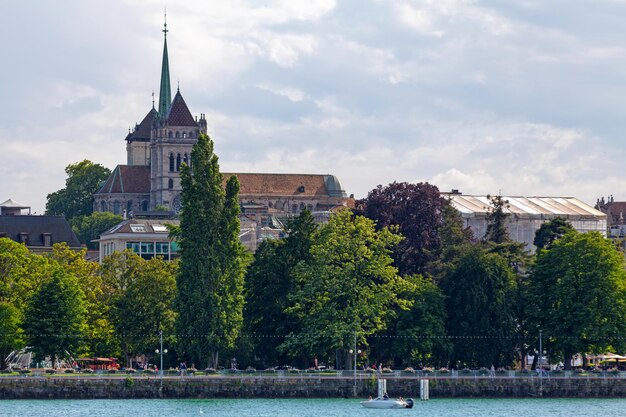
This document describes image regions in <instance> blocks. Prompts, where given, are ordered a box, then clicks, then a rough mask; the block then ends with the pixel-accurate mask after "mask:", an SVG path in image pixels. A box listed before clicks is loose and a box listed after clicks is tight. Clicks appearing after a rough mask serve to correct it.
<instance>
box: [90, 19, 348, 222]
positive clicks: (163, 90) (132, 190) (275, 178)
mask: <svg viewBox="0 0 626 417" xmlns="http://www.w3.org/2000/svg"><path fill="white" fill-rule="evenodd" d="M163 33H164V43H163V60H162V66H161V82H160V87H159V103H158V107H157V108H155V103H154V100H153V103H152V108H151V109H150V111H148V113H147V114H146V116H145V117H144V118H143V120H142V121H141V123H139V124H136V125H135V127H134V129H132V130H131V131H129V133H128V135H127V136H126V152H127V161H126V165H118V166H117V167H116V168H115V169H114V170H113V172H112V173H111V175H110V176H109V178H108V179H107V181H106V182H105V183H104V185H103V186H102V187H101V188H100V190H99V191H98V192H97V193H96V194H95V195H94V211H101V212H103V211H110V212H113V213H116V214H124V215H126V216H128V217H133V216H137V215H148V214H149V213H154V212H163V211H169V212H172V213H177V212H178V210H179V209H180V206H181V200H180V193H181V184H180V165H181V163H183V162H185V163H189V162H190V158H191V149H192V147H193V145H194V144H195V142H196V140H197V138H198V135H200V134H205V133H206V132H207V121H206V118H205V115H204V114H200V117H197V116H196V117H194V116H192V114H191V112H190V111H189V107H188V106H187V103H185V100H184V98H183V96H182V94H181V92H180V88H178V89H177V91H176V95H175V96H174V98H173V99H172V95H171V88H170V73H169V59H168V52H167V33H168V29H167V23H165V25H164V28H163ZM232 175H235V176H237V178H238V179H239V182H240V193H239V200H240V203H241V209H242V214H243V215H244V216H247V217H249V218H252V219H253V220H254V221H255V222H257V223H259V224H261V223H263V222H266V221H267V219H268V218H270V217H275V216H278V217H282V216H293V215H295V214H298V213H299V212H300V211H302V210H303V209H305V208H306V209H308V210H309V211H311V212H313V213H314V214H316V213H317V218H319V219H323V218H326V217H327V216H325V215H321V216H320V213H329V212H331V211H332V210H334V209H336V208H338V207H343V206H352V205H353V203H354V200H353V198H352V197H347V195H346V192H345V191H344V190H343V188H342V186H341V183H340V182H339V180H338V179H337V178H336V177H335V176H334V175H320V174H271V173H223V176H224V178H225V180H226V179H228V178H229V177H230V176H232Z"/></svg>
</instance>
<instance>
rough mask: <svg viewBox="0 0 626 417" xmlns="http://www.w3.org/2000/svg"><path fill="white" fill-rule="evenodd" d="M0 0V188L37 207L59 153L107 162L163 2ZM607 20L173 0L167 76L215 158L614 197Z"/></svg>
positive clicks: (443, 0) (469, 187)
mask: <svg viewBox="0 0 626 417" xmlns="http://www.w3.org/2000/svg"><path fill="white" fill-rule="evenodd" d="M3 11H5V15H6V16H10V18H8V19H6V21H5V23H4V24H3V26H2V27H0V48H2V50H3V62H5V63H9V64H8V65H3V66H1V67H0V77H1V78H2V79H3V80H8V82H6V83H5V88H6V91H5V96H6V97H7V99H6V100H3V101H2V102H0V149H1V151H0V174H1V175H2V178H3V181H2V182H0V199H1V198H14V199H16V200H17V201H20V202H22V203H25V204H31V205H33V207H34V209H35V211H38V212H41V211H42V210H43V207H44V205H45V196H46V194H48V193H50V192H53V191H56V190H58V189H59V188H61V187H63V184H64V181H65V173H64V171H63V169H64V167H65V166H66V165H68V164H70V163H74V162H77V161H80V160H83V159H85V158H87V159H90V160H92V161H94V162H97V163H101V164H103V165H105V166H107V167H109V168H113V167H114V166H115V165H116V164H123V163H125V161H126V156H125V142H124V137H125V136H126V133H127V132H128V128H129V127H131V126H133V125H134V124H135V123H137V122H139V121H141V119H142V118H143V117H144V116H145V114H146V113H147V112H148V110H150V108H151V105H152V97H151V93H152V92H153V91H157V92H158V84H159V77H160V68H161V51H162V46H163V38H162V33H161V32H160V30H161V29H162V23H163V4H162V3H160V2H158V1H156V0H138V1H130V0H112V1H109V2H106V3H100V2H95V3H89V4H87V3H85V2H82V1H79V0H68V1H67V2H63V3H62V4H54V5H52V4H48V3H46V2H44V3H41V4H40V2H34V1H33V0H26V1H23V2H16V3H14V4H10V5H7V7H5V10H3ZM624 13H626V5H625V4H624V3H623V2H615V1H598V2H595V3H594V7H593V9H590V8H589V7H588V5H586V4H584V2H565V1H563V0H557V1H554V2H538V1H530V0H527V1H523V2H508V3H503V2H493V1H486V2H480V3H477V2H474V1H469V0H439V1H435V0H420V1H418V0H415V1H413V0H411V1H409V0H399V1H394V2H388V1H382V0H371V1H367V0H366V1H362V0H345V1H342V2H336V1H331V0H319V1H305V0H300V1H295V0H289V1H288V0H280V1H278V0H277V1H266V2H262V3H258V2H253V1H243V0H237V1H232V2H213V3H211V4H209V3H206V2H203V1H200V0H190V1H185V2H178V3H175V4H172V5H168V28H169V29H170V32H169V33H168V48H169V53H170V70H171V74H172V84H173V85H174V86H176V85H177V82H178V81H180V88H181V92H182V94H183V96H184V97H185V100H186V102H187V104H188V105H189V107H190V109H191V111H192V113H194V114H199V113H205V114H207V120H208V124H209V132H210V134H211V136H212V137H213V138H214V139H215V141H216V149H217V151H218V154H219V156H220V162H221V164H222V167H223V168H224V169H225V170H229V171H255V172H263V171H267V172H309V173H313V172H315V173H332V174H336V175H337V176H338V177H339V178H340V180H341V181H342V183H343V185H344V187H345V188H346V190H347V191H348V193H354V194H355V195H356V196H357V197H363V196H365V195H366V194H367V192H368V191H369V190H371V189H372V188H373V187H375V186H376V185H377V184H388V183H390V182H392V181H394V180H397V181H430V182H432V183H434V184H436V185H438V186H439V187H440V188H441V189H444V190H447V189H451V188H458V189H460V190H461V191H462V192H465V193H494V192H497V191H499V190H502V192H503V193H508V194H526V195H573V196H576V197H579V198H581V199H583V200H585V201H587V202H594V201H595V198H597V197H598V196H600V195H607V194H613V195H614V196H615V198H616V199H626V188H625V187H624V181H623V179H622V178H623V174H622V172H623V163H622V162H621V161H623V160H624V159H625V157H626V143H625V142H624V141H623V130H624V129H623V127H622V125H623V123H624V122H623V120H624V115H623V108H624V105H623V100H624V99H623V97H625V96H626V91H624V90H625V89H626V87H624V83H623V74H626V59H625V58H626V47H624V44H626V42H625V41H626V27H624V26H623V23H622V22H621V20H620V18H619V17H620V16H623V15H624ZM24 21H28V22H29V30H28V31H24V30H23V22H24ZM17 33H19V34H20V36H15V34H17ZM157 101H158V97H157ZM620 164H621V165H620Z"/></svg>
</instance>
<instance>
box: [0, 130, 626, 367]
mask: <svg viewBox="0 0 626 417" xmlns="http://www.w3.org/2000/svg"><path fill="white" fill-rule="evenodd" d="M191 159H192V166H193V167H194V168H193V172H192V171H191V169H189V167H187V166H186V165H185V164H183V166H181V182H182V188H183V192H182V202H183V207H182V212H181V225H180V228H179V229H178V230H173V231H172V233H173V234H174V235H175V236H176V238H177V239H178V241H179V243H180V246H181V259H180V260H179V261H175V262H169V263H168V262H165V261H163V260H162V259H158V258H157V259H151V260H144V259H142V258H140V257H139V256H137V255H135V254H133V253H130V252H124V253H115V254H114V255H113V256H110V257H108V258H106V259H105V260H104V262H103V263H102V264H101V265H99V264H97V263H92V262H88V261H85V259H84V253H81V252H78V253H77V252H72V251H70V250H69V249H68V248H67V247H66V246H63V245H55V246H54V248H53V251H52V253H50V254H47V255H35V254H32V253H29V252H28V250H27V249H26V247H25V246H23V245H21V244H18V243H15V242H13V241H11V240H9V239H0V358H1V359H2V360H4V358H5V357H6V356H7V354H8V353H9V352H10V351H12V350H14V349H17V348H21V347H24V346H29V347H30V349H31V350H32V351H33V352H35V355H36V358H37V360H42V359H43V358H44V357H45V356H46V355H50V356H52V357H66V356H68V355H73V356H74V357H77V356H99V357H102V356H104V357H108V356H116V357H119V358H120V359H122V360H123V361H124V362H125V363H127V364H130V360H131V358H132V357H134V356H136V355H142V354H143V355H146V356H147V358H148V360H152V361H153V362H154V360H155V356H156V355H155V353H154V352H155V349H156V348H157V347H159V345H158V343H159V335H160V334H163V338H164V347H167V349H168V353H167V354H166V355H165V357H164V359H165V362H166V365H167V366H169V365H175V364H177V363H179V362H181V361H187V362H188V363H194V364H196V366H197V367H205V366H210V367H218V366H228V365H229V364H230V362H231V358H237V363H238V366H239V367H240V368H242V367H244V368H245V367H248V366H252V367H255V368H264V367H269V366H277V365H279V366H280V365H291V366H296V367H298V368H308V367H312V366H314V365H315V364H316V363H317V364H322V363H324V364H326V365H331V366H335V367H337V368H343V369H346V368H350V367H352V366H353V363H354V359H355V358H354V355H356V356H357V357H356V359H357V364H358V366H363V365H366V364H372V363H381V362H382V363H384V364H386V365H389V366H393V367H407V366H412V367H421V366H433V367H451V368H464V367H471V368H476V367H490V366H491V365H494V366H496V367H508V366H514V365H520V364H522V365H524V363H523V361H524V358H525V357H526V354H527V353H535V352H536V350H537V349H538V345H539V341H538V338H539V334H540V333H541V334H542V335H543V349H545V350H546V351H547V355H548V356H549V358H550V360H551V361H552V362H556V361H563V362H564V363H565V366H566V368H568V367H569V366H570V361H569V360H568V359H570V358H571V357H572V356H573V355H574V354H575V353H577V352H580V353H586V352H595V353H601V352H604V351H607V350H615V351H620V352H623V350H624V348H625V347H626V346H624V339H623V335H624V334H625V332H624V331H625V330H626V270H625V268H624V256H623V254H622V253H620V252H619V251H618V250H617V249H616V248H615V246H614V245H613V243H612V242H611V241H610V240H608V239H606V238H604V237H603V236H602V235H600V234H599V233H595V232H591V233H578V232H576V231H575V230H573V228H572V226H571V225H570V224H569V223H567V222H566V221H564V220H563V219H554V220H552V221H549V222H547V223H545V224H544V225H543V226H542V227H541V228H540V229H539V230H538V232H537V235H536V238H535V242H534V243H535V245H536V246H537V248H538V249H537V252H536V254H534V255H530V254H529V253H527V252H526V251H525V249H524V247H523V245H522V244H519V243H516V242H513V241H511V239H510V238H509V236H508V233H507V229H506V223H507V214H506V210H505V208H506V205H507V202H506V201H505V200H503V199H502V198H500V197H499V196H496V197H493V198H492V209H491V211H490V212H489V214H488V227H487V233H486V235H485V236H472V234H471V232H470V231H469V230H468V229H466V228H464V226H463V221H462V219H461V217H460V214H459V213H458V212H457V211H456V210H455V209H454V208H453V207H452V206H451V204H450V202H449V201H448V200H447V199H446V198H445V197H443V196H442V195H441V194H440V193H439V190H438V189H437V187H435V186H433V185H430V184H424V183H420V184H408V183H393V184H390V185H388V186H385V187H383V186H378V187H377V188H376V189H374V190H372V191H371V192H370V193H369V194H368V196H367V197H366V198H364V199H363V200H360V201H358V202H357V205H356V207H355V209H354V210H349V209H344V210H339V211H338V212H336V213H335V214H333V215H332V216H331V218H330V220H329V222H328V223H327V224H324V225H316V224H315V222H314V221H313V217H312V216H311V213H309V212H308V211H303V212H302V213H300V214H299V215H298V216H297V217H295V218H294V219H293V220H292V221H291V222H289V224H288V225H287V230H286V232H287V237H286V238H285V239H283V240H266V241H264V242H263V243H261V244H260V245H259V248H258V249H257V251H256V253H254V255H251V254H249V253H246V252H245V251H244V250H243V248H242V246H241V244H240V242H239V240H238V238H237V234H238V231H239V223H238V220H237V219H238V217H237V216H238V214H239V205H238V197H237V196H238V191H239V184H238V182H237V180H236V178H234V177H233V178H231V179H229V181H228V182H227V186H226V189H223V188H222V184H223V181H222V176H221V174H220V172H219V165H218V160H217V156H216V155H215V154H214V152H213V143H212V141H211V140H210V139H209V138H208V137H207V136H204V135H203V136H201V137H200V138H199V139H198V143H197V144H196V145H195V146H194V149H193V152H192V155H191ZM68 188H69V186H68ZM60 211H61V212H62V210H60ZM355 349H356V352H355V351H354V350H355ZM534 356H535V358H536V357H537V355H534ZM0 365H2V367H4V366H5V364H4V363H2V364H0Z"/></svg>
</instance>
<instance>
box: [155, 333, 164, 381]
mask: <svg viewBox="0 0 626 417" xmlns="http://www.w3.org/2000/svg"><path fill="white" fill-rule="evenodd" d="M159 341H160V343H161V349H157V350H155V351H154V352H155V353H156V354H157V355H161V368H159V375H160V376H161V388H163V354H164V353H167V349H163V330H161V332H160V333H159Z"/></svg>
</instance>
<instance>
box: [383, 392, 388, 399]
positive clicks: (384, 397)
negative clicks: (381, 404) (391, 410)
mask: <svg viewBox="0 0 626 417" xmlns="http://www.w3.org/2000/svg"><path fill="white" fill-rule="evenodd" d="M388 399H389V396H388V395H387V393H386V392H385V393H384V394H383V400H388Z"/></svg>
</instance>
